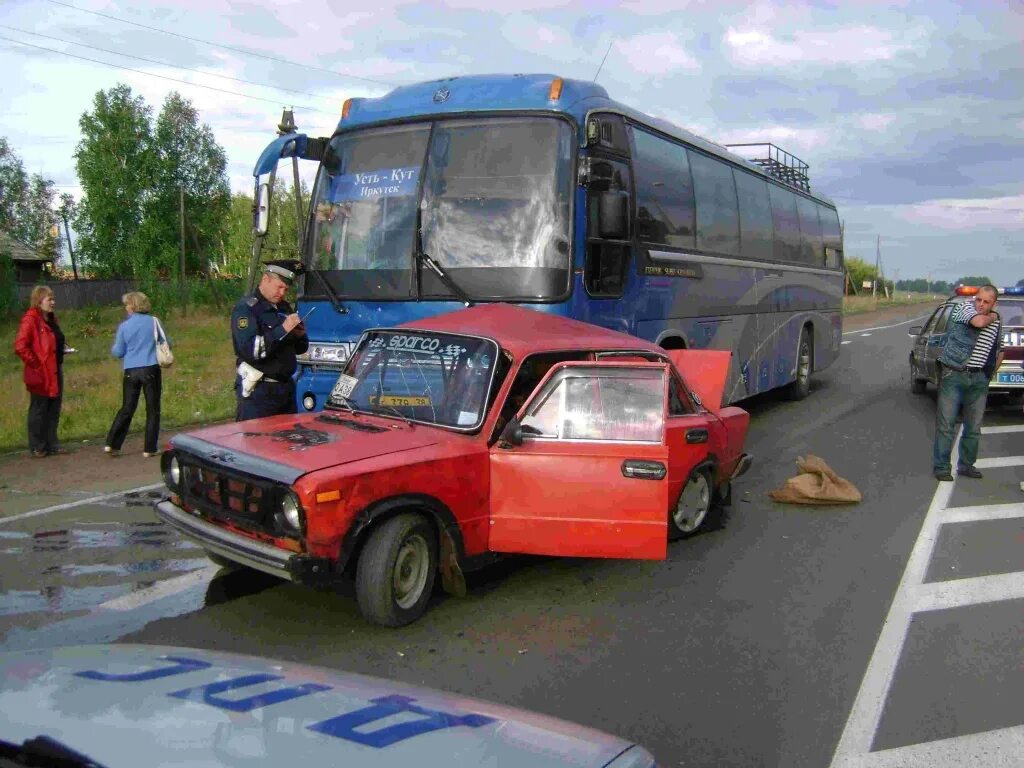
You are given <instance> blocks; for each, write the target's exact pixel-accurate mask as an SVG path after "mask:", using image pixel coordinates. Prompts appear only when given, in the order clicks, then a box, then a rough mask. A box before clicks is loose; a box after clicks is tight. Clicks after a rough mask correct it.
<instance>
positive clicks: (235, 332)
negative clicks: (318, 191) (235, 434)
mask: <svg viewBox="0 0 1024 768" xmlns="http://www.w3.org/2000/svg"><path fill="white" fill-rule="evenodd" d="M301 270H302V263H301V262H299V261H295V260H291V259H285V260H280V261H268V262H266V263H264V264H263V274H262V276H261V277H260V284H259V286H257V288H256V290H255V291H253V292H252V293H250V294H248V295H246V296H243V297H242V298H241V299H240V300H239V302H238V303H237V304H236V305H235V308H234V310H233V311H232V313H231V340H232V342H233V344H234V347H235V358H236V360H235V363H236V365H237V366H238V368H237V373H236V375H235V400H236V403H237V409H236V412H235V421H245V420H247V419H257V418H260V417H262V416H274V415H277V414H280V413H295V412H296V410H297V407H296V404H295V381H294V380H293V379H292V376H293V374H294V373H295V368H296V362H295V356H296V355H298V354H302V353H303V352H305V351H306V349H307V348H308V347H309V339H308V338H307V336H306V327H305V325H303V323H302V320H301V319H300V318H299V316H298V314H296V313H295V310H294V309H293V308H292V306H291V305H290V304H289V303H288V302H287V301H285V300H284V295H285V293H286V292H287V291H288V288H289V287H290V286H291V285H292V283H293V282H294V281H295V276H296V275H297V274H298V273H299V272H300V271H301Z"/></svg>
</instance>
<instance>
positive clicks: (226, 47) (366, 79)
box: [46, 0, 394, 87]
mask: <svg viewBox="0 0 1024 768" xmlns="http://www.w3.org/2000/svg"><path fill="white" fill-rule="evenodd" d="M46 1H47V2H48V3H53V4H54V5H62V6H64V7H65V8H71V9H73V10H75V11H81V12H82V13H90V14H92V15H93V16H101V17H102V18H104V19H111V20H113V21H119V22H121V23H122V24H131V25H132V26H134V27H141V28H142V29H148V30H150V31H151V32H159V33H160V34H163V35H171V36H173V37H179V38H181V39H182V40H190V41H192V42H193V43H202V44H203V45H212V46H214V47H215V48H223V49H224V50H226V51H234V52H235V53H241V54H244V55H246V56H255V57H256V58H259V59H266V60H267V61H276V62H278V63H279V64H288V65H290V66H293V67H302V68H304V69H311V70H316V71H317V72H326V73H327V74H329V75H338V76H339V77H350V78H352V79H353V80H362V81H364V82H367V83H373V84H375V85H386V86H389V87H391V86H393V85H394V83H389V82H385V81H384V80H374V79H373V78H370V77H362V76H361V75H352V74H349V73H348V72H339V71H337V70H334V69H324V68H323V67H316V66H313V65H312V64H298V63H296V62H294V61H288V59H279V58H277V57H275V56H268V55H266V54H265V53H256V52H255V51H247V50H246V49H245V48H234V47H232V46H230V45H224V44H223V43H214V42H212V41H210V40H203V39H201V38H198V37H189V36H188V35H183V34H181V33H180V32H171V31H170V30H169V29H161V28H160V27H151V26H149V25H148V24H141V23H139V22H137V21H128V19H122V18H120V17H118V16H111V15H110V14H107V13H100V12H99V11H90V10H88V9H87V8H79V7H78V6H77V5H72V4H71V3H62V2H60V0H46Z"/></svg>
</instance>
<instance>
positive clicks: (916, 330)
mask: <svg viewBox="0 0 1024 768" xmlns="http://www.w3.org/2000/svg"><path fill="white" fill-rule="evenodd" d="M923 327H924V326H922V325H912V326H910V330H909V331H907V335H908V336H920V335H921V329H922V328H923Z"/></svg>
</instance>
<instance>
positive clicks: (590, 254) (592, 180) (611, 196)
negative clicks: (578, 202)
mask: <svg viewBox="0 0 1024 768" xmlns="http://www.w3.org/2000/svg"><path fill="white" fill-rule="evenodd" d="M584 162H585V163H586V164H587V165H586V172H585V179H586V181H585V183H586V186H587V236H586V242H585V244H584V249H585V254H584V274H583V280H584V288H585V290H586V292H587V300H586V301H585V302H584V303H585V308H583V316H582V317H581V318H582V319H587V321H588V322H590V323H594V324H595V325H599V326H603V327H605V328H613V329H616V330H629V331H632V330H633V329H627V328H626V327H624V325H623V318H624V315H625V314H626V311H625V310H624V308H623V306H622V304H621V301H620V300H621V299H622V297H623V293H624V292H625V291H626V283H627V281H628V280H629V270H630V268H631V265H632V262H633V245H632V240H631V238H632V227H631V225H630V219H631V217H630V211H631V209H632V205H631V201H630V196H631V194H632V188H633V183H632V179H631V176H630V167H629V165H628V164H627V163H626V162H625V161H624V160H616V159H613V158H606V157H601V156H591V157H588V158H585V159H584Z"/></svg>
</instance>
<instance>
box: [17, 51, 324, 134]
mask: <svg viewBox="0 0 1024 768" xmlns="http://www.w3.org/2000/svg"><path fill="white" fill-rule="evenodd" d="M0 40H7V41H8V42H11V43H17V44H18V45H24V46H27V47H29V48H37V49H39V50H40V51H48V52H49V53H59V54H60V55H61V56H70V57H71V58H72V59H79V60H81V61H89V62H92V63H93V64H102V65H103V66H105V67H113V68H115V69H124V70H127V71H128V72H134V73H136V74H138V75H146V76H147V77H158V78H160V79H161V80H170V81H171V82H172V83H181V84H182V85H190V86H192V87H193V88H205V89H206V90H208V91H216V92H217V93H227V94H229V95H231V96H238V97H240V98H243V99H253V100H255V101H265V102H267V103H268V104H277V105H278V106H280V105H281V101H280V99H264V98H262V97H260V96H250V95H249V94H246V93H239V92H238V91H229V90H226V89H224V88H215V87H213V86H212V85H203V84H202V83H190V82H189V81H188V80H179V79H178V78H176V77H168V76H167V75H158V74H156V73H155V72H146V71H144V70H141V69H132V68H131V67H125V66H122V65H120V64H111V63H110V62H109V61H100V60H99V59H90V58H89V57H88V56H78V55H76V54H74V53H68V52H67V51H58V50H56V49H54V48H46V47H45V46H42V45H33V44H32V43H26V42H23V41H21V40H15V39H14V38H13V37H5V36H4V35H0ZM295 106H296V107H297V108H298V109H303V110H306V111H308V112H319V113H320V114H322V115H334V114H337V113H336V112H328V111H327V110H325V109H317V108H316V107H308V106H303V105H301V104H297V105H295Z"/></svg>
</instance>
